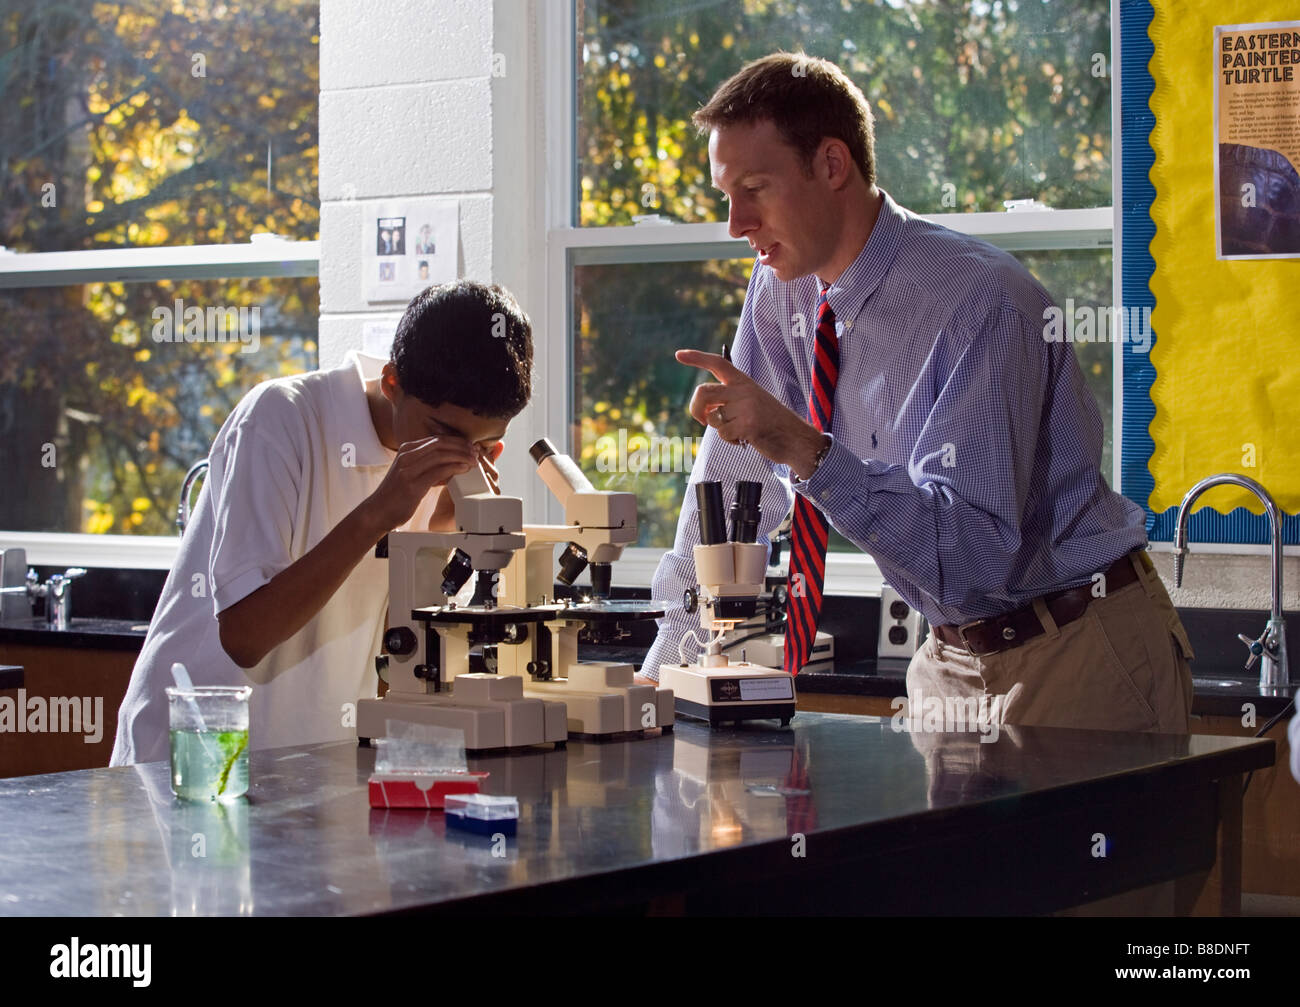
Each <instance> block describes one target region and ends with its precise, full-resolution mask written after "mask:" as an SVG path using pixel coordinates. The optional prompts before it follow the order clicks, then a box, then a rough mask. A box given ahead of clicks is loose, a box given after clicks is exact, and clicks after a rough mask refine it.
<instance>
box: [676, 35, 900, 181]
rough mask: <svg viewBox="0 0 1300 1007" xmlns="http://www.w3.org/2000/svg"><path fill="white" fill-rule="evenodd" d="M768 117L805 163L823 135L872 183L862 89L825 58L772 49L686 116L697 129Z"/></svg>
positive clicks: (870, 124) (870, 127)
mask: <svg viewBox="0 0 1300 1007" xmlns="http://www.w3.org/2000/svg"><path fill="white" fill-rule="evenodd" d="M762 119H770V120H772V122H773V123H774V124H775V125H776V128H777V129H778V130H780V132H781V136H782V138H783V139H784V140H785V142H786V143H788V144H789V145H790V146H792V147H793V148H794V149H795V150H797V151H798V152H799V155H800V157H802V158H803V161H804V165H805V167H808V166H809V165H811V164H812V159H813V155H814V154H816V153H817V148H818V147H819V146H821V142H822V140H823V139H825V138H826V137H828V136H829V137H833V138H834V139H836V140H840V141H842V142H843V143H844V145H845V146H846V147H848V148H849V153H850V154H851V155H852V156H853V162H854V163H855V164H856V165H857V166H858V171H860V172H862V178H863V179H864V180H865V181H866V183H867V186H868V187H871V186H874V185H875V184H876V153H875V144H876V138H875V127H874V120H873V118H872V115H871V106H870V105H868V104H867V99H866V98H865V97H863V94H862V91H861V89H860V88H859V87H858V86H857V85H856V84H854V83H853V81H851V80H849V78H848V77H847V76H846V75H845V73H844V71H843V70H841V69H840V68H839V67H838V66H836V65H835V64H834V63H832V62H831V61H830V60H827V59H817V58H816V57H814V56H807V55H805V54H804V53H791V52H775V53H772V55H770V56H764V57H763V58H762V59H756V60H754V61H753V62H752V63H746V64H745V66H744V67H743V68H742V69H741V70H740V72H739V73H737V74H736V75H735V76H734V77H732V78H730V79H729V80H727V81H726V82H724V83H723V84H722V86H721V87H719V88H718V89H717V91H715V92H714V93H713V97H712V98H710V99H709V102H708V104H707V105H705V106H704V107H703V108H701V109H700V110H699V111H697V112H696V113H695V115H694V116H692V117H691V121H692V122H694V123H695V127H696V128H697V129H698V130H699V131H700V132H701V133H707V132H709V131H710V130H712V129H716V128H718V127H720V126H732V125H735V124H737V123H746V124H749V123H754V122H758V121H760V120H762Z"/></svg>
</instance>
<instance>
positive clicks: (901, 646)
mask: <svg viewBox="0 0 1300 1007" xmlns="http://www.w3.org/2000/svg"><path fill="white" fill-rule="evenodd" d="M924 622H925V620H924V619H923V618H922V617H921V613H920V612H918V611H916V609H914V608H912V606H911V605H909V604H908V603H907V602H905V601H904V600H903V599H902V598H901V597H899V594H898V592H897V591H895V590H894V589H893V588H892V587H890V586H889V585H888V584H885V585H884V586H883V587H881V589H880V639H879V641H878V642H877V644H876V662H877V663H878V664H879V663H880V662H882V661H901V662H903V663H907V662H908V661H910V660H911V659H912V655H913V654H915V653H916V652H917V649H918V648H919V647H920V646H921V638H922V628H923V625H924Z"/></svg>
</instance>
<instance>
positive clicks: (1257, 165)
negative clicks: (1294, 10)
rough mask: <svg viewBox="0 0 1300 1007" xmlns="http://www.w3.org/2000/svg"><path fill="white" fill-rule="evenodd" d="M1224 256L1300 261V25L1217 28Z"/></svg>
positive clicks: (1219, 182) (1217, 141)
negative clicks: (1294, 259) (1299, 169)
mask: <svg viewBox="0 0 1300 1007" xmlns="http://www.w3.org/2000/svg"><path fill="white" fill-rule="evenodd" d="M1214 60H1215V74H1214V93H1215V101H1214V138H1215V144H1216V148H1217V149H1216V151H1215V164H1214V173H1215V181H1216V184H1217V188H1218V193H1219V199H1218V202H1217V216H1218V220H1217V222H1216V223H1217V226H1216V228H1215V233H1216V235H1217V240H1218V249H1217V253H1218V257H1219V258H1220V259H1243V258H1244V259H1277V258H1300V172H1297V166H1300V21H1274V22H1270V23H1267V24H1244V25H1220V26H1218V27H1216V28H1215V29H1214Z"/></svg>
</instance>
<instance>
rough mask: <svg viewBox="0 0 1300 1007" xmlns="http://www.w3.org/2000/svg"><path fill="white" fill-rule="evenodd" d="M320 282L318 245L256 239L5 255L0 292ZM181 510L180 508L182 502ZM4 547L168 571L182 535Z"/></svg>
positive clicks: (23, 540) (8, 540)
mask: <svg viewBox="0 0 1300 1007" xmlns="http://www.w3.org/2000/svg"><path fill="white" fill-rule="evenodd" d="M319 275H320V241H319V240H311V241H297V240H292V239H288V238H283V237H281V236H279V235H262V234H259V235H255V236H254V237H253V238H252V240H250V241H247V242H242V243H235V244H229V245H158V246H139V247H131V248H96V249H88V250H78V251H69V252H14V251H11V250H9V249H3V248H0V290H17V289H23V288H29V287H73V286H80V285H84V284H87V283H148V282H152V281H156V280H191V279H201V280H225V279H247V278H254V279H258V278H270V279H289V278H301V277H312V276H319ZM177 502H178V503H179V501H177ZM0 543H2V544H3V545H4V546H6V547H11V548H20V549H25V550H26V551H27V562H28V564H29V565H32V566H90V567H119V568H124V569H142V570H168V569H170V568H171V567H172V565H173V564H174V563H175V561H176V556H177V553H178V552H179V551H180V536H179V535H177V536H168V535H91V534H88V533H85V532H29V531H10V530H7V529H0Z"/></svg>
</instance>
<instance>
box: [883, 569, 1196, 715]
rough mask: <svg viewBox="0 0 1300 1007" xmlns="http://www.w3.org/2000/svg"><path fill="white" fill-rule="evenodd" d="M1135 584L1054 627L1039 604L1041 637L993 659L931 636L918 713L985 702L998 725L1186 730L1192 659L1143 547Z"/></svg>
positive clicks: (921, 655)
mask: <svg viewBox="0 0 1300 1007" xmlns="http://www.w3.org/2000/svg"><path fill="white" fill-rule="evenodd" d="M1129 559H1130V561H1131V562H1132V563H1133V564H1134V566H1135V568H1136V569H1137V573H1138V580H1137V582H1136V583H1133V584H1127V585H1125V586H1124V587H1122V588H1120V589H1119V590H1118V591H1116V592H1115V593H1114V594H1108V595H1106V596H1105V597H1101V598H1094V599H1093V600H1092V603H1091V604H1089V606H1088V608H1087V610H1086V611H1085V612H1084V614H1083V615H1082V616H1080V617H1079V618H1078V619H1075V620H1074V621H1073V622H1071V623H1069V624H1068V625H1065V626H1061V627H1058V626H1057V625H1056V623H1055V621H1054V620H1053V619H1052V616H1051V614H1050V613H1049V612H1048V611H1047V607H1046V606H1045V605H1044V604H1043V602H1042V601H1041V599H1039V600H1035V602H1034V609H1035V611H1036V612H1037V614H1038V618H1039V621H1040V622H1041V623H1042V625H1043V628H1044V630H1046V632H1045V633H1043V635H1041V636H1037V637H1035V638H1034V639H1033V640H1031V641H1030V642H1029V643H1027V644H1025V645H1024V646H1021V647H1015V648H1013V649H1011V650H1005V651H1002V652H1001V653H998V654H992V655H989V656H988V657H976V656H974V655H973V654H970V653H969V652H967V651H964V650H961V649H958V648H955V647H951V646H949V645H947V644H944V643H941V642H940V641H939V640H938V639H937V638H936V637H934V636H933V635H931V636H930V637H929V638H928V639H927V640H926V641H925V644H924V645H923V646H922V647H921V649H920V650H919V651H917V653H916V654H915V655H914V656H913V658H912V662H911V664H910V665H909V666H908V669H907V694H908V706H909V709H910V711H911V715H912V716H913V717H915V716H918V715H920V714H921V713H922V712H923V703H924V700H925V699H926V698H928V697H932V696H933V697H939V698H940V699H946V698H949V697H951V698H954V699H961V700H967V699H971V698H974V699H976V700H979V699H980V697H984V699H983V701H982V702H981V707H982V708H986V709H988V710H989V714H988V715H989V717H990V719H992V720H995V721H997V722H998V723H1004V724H1025V725H1047V726H1052V727H1082V728H1090V729H1093V730H1104V731H1157V732H1161V733H1167V734H1187V733H1189V727H1190V719H1189V718H1190V715H1191V709H1192V673H1191V669H1190V667H1189V666H1188V662H1189V661H1190V660H1192V659H1193V658H1194V657H1195V654H1193V653H1192V648H1191V644H1189V643H1188V641H1187V633H1186V631H1185V630H1184V629H1183V624H1182V622H1181V621H1180V620H1179V618H1178V612H1177V611H1176V610H1175V608H1174V606H1173V602H1171V601H1170V600H1169V594H1168V592H1167V591H1166V590H1165V587H1164V584H1162V583H1161V581H1160V577H1159V575H1158V574H1156V573H1155V571H1154V570H1152V569H1150V568H1149V567H1148V565H1147V564H1148V563H1149V562H1150V560H1149V559H1148V558H1147V556H1146V554H1145V553H1144V552H1141V551H1137V552H1134V553H1131V554H1130V556H1129Z"/></svg>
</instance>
